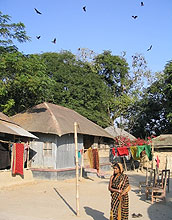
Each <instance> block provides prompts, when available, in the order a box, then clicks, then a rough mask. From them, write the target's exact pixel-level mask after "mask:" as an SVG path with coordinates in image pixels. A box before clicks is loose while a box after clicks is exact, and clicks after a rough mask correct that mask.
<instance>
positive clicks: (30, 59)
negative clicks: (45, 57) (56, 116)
mask: <svg viewBox="0 0 172 220" xmlns="http://www.w3.org/2000/svg"><path fill="white" fill-rule="evenodd" d="M0 80H1V89H0V99H1V105H0V109H1V111H3V112H5V113H8V114H9V115H12V114H15V113H18V112H21V111H23V110H26V109H27V108H29V107H31V106H33V105H35V104H38V103H41V102H43V101H49V100H50V101H51V94H50V88H51V85H52V84H53V81H52V80H51V79H50V78H49V77H48V76H47V75H46V66H45V64H44V63H43V62H42V61H41V59H40V57H39V56H37V55H27V56H26V55H23V54H22V53H20V52H18V51H13V52H10V53H9V52H4V53H1V54H0Z"/></svg>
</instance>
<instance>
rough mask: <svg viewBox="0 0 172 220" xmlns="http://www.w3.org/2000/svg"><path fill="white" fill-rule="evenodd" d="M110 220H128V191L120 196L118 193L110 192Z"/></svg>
mask: <svg viewBox="0 0 172 220" xmlns="http://www.w3.org/2000/svg"><path fill="white" fill-rule="evenodd" d="M111 196H112V200H111V213H110V220H128V213H129V208H128V207H129V198H128V193H126V194H125V195H124V196H122V197H120V195H119V193H116V192H114V193H112V194H111Z"/></svg>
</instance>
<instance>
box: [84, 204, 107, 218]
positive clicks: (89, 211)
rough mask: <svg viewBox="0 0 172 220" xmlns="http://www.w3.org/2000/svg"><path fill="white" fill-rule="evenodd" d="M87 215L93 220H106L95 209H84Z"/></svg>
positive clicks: (101, 213)
mask: <svg viewBox="0 0 172 220" xmlns="http://www.w3.org/2000/svg"><path fill="white" fill-rule="evenodd" d="M84 209H85V212H86V214H87V215H90V216H91V217H92V218H93V219H94V220H108V219H107V218H106V217H105V216H104V213H103V212H100V211H97V210H96V209H92V208H90V207H87V206H85V207H84Z"/></svg>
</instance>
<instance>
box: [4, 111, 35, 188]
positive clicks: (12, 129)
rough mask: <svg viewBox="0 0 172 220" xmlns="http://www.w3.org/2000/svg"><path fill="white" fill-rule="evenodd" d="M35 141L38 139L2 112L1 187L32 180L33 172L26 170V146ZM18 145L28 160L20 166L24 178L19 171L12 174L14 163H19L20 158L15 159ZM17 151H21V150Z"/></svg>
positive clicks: (23, 161)
mask: <svg viewBox="0 0 172 220" xmlns="http://www.w3.org/2000/svg"><path fill="white" fill-rule="evenodd" d="M33 139H37V137H36V136H35V135H33V134H31V133H29V132H28V131H26V130H25V129H23V128H21V127H20V126H19V125H17V124H16V123H14V122H13V121H12V120H11V119H10V118H9V117H8V116H6V115H5V114H3V113H2V112H0V187H5V186H8V185H9V184H18V183H21V182H24V181H27V180H29V179H31V178H32V174H31V172H30V171H29V170H27V169H24V168H27V162H28V161H27V155H26V152H27V149H26V150H25V149H24V144H25V143H27V144H29V142H30V140H33ZM16 143H22V145H21V146H23V153H22V155H24V154H25V155H26V157H25V159H26V160H21V162H22V163H21V165H20V166H21V167H20V169H21V171H22V172H23V175H22V176H20V175H18V171H16V170H15V169H13V172H12V167H13V168H14V166H13V163H14V162H16V163H17V162H18V158H17V157H15V158H14V157H13V156H14V144H16ZM17 150H19V151H20V149H17ZM19 151H18V152H19ZM19 153H20V152H19ZM14 159H15V160H14ZM22 159H23V158H22ZM14 173H15V175H14Z"/></svg>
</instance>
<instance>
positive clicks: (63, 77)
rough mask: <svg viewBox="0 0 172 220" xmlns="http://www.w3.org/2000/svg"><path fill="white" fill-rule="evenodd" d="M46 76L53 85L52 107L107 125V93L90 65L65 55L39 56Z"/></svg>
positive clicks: (49, 54)
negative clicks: (76, 113) (70, 110)
mask: <svg viewBox="0 0 172 220" xmlns="http://www.w3.org/2000/svg"><path fill="white" fill-rule="evenodd" d="M41 57H42V59H43V60H44V62H45V63H46V65H47V73H48V75H49V77H51V78H52V79H53V80H54V81H55V84H54V90H53V91H54V92H53V97H54V101H53V102H54V103H55V104H60V105H63V106H65V107H69V108H71V109H74V110H75V111H77V112H78V113H80V114H81V115H83V116H85V117H87V118H88V119H90V120H91V121H93V122H95V123H97V124H99V125H100V126H102V127H106V126H108V125H109V124H110V118H109V112H108V108H109V105H110V103H111V100H110V99H111V98H112V96H111V93H110V90H109V88H108V87H107V86H106V85H105V84H104V82H103V80H102V79H101V77H100V76H99V75H98V74H97V73H96V72H95V71H94V68H92V64H90V63H89V62H86V61H81V60H80V59H76V57H75V56H74V55H73V54H72V53H71V52H69V51H61V52H60V53H45V54H42V55H41Z"/></svg>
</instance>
